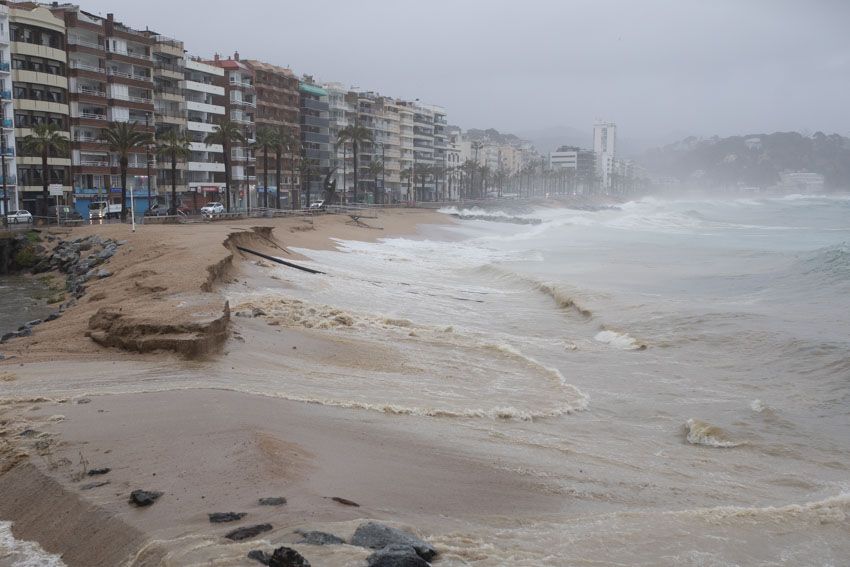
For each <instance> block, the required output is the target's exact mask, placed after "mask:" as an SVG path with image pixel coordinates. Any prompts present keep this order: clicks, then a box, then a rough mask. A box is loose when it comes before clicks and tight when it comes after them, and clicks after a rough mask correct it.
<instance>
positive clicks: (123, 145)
mask: <svg viewBox="0 0 850 567" xmlns="http://www.w3.org/2000/svg"><path fill="white" fill-rule="evenodd" d="M104 139H105V140H106V143H107V145H109V151H111V152H113V153H114V154H116V155H117V156H118V166H119V168H120V172H121V220H122V221H126V220H127V166H128V164H129V162H130V153H132V152H133V150H136V149H140V148H144V147H145V146H146V145H147V144H150V143H151V141H152V136H151V135H150V134H149V133H148V132H145V131H144V130H140V129H139V127H138V125H137V124H136V123H135V122H113V123H111V124H110V125H109V128H107V129H106V130H105V132H104Z"/></svg>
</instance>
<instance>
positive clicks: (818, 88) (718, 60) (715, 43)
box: [80, 0, 850, 138]
mask: <svg viewBox="0 0 850 567" xmlns="http://www.w3.org/2000/svg"><path fill="white" fill-rule="evenodd" d="M80 5H81V6H82V7H83V9H85V10H88V11H91V12H95V13H101V14H103V15H105V14H106V12H107V11H113V12H115V15H116V19H118V20H120V21H123V22H124V23H126V24H128V25H130V26H132V27H136V28H144V27H146V26H147V27H150V28H151V29H155V30H157V31H158V32H160V33H163V34H165V35H169V36H172V37H176V38H178V39H182V40H183V41H185V43H186V48H187V49H188V50H189V51H190V52H191V53H193V54H198V55H205V56H211V55H212V54H213V53H214V52H216V51H218V52H220V53H223V54H228V53H230V54H232V53H233V51H234V50H239V52H240V54H241V55H242V57H251V58H257V59H263V60H267V61H269V62H271V63H277V64H281V65H289V66H291V67H292V68H293V70H294V71H295V72H296V73H299V74H301V73H309V74H312V75H314V76H316V77H317V78H319V79H321V80H327V81H338V82H341V83H343V84H345V85H354V86H357V87H360V88H362V89H369V90H376V91H379V92H381V93H383V94H388V95H393V96H398V97H405V98H413V99H415V98H419V99H421V100H422V101H423V102H430V103H434V104H439V105H442V106H444V107H445V108H446V109H447V111H448V114H449V120H450V122H452V123H456V124H459V125H460V126H463V127H464V128H468V127H476V128H487V127H494V128H497V129H499V130H502V131H515V132H525V131H530V130H538V129H544V128H547V127H551V126H570V127H574V128H578V129H581V130H589V129H590V128H591V127H592V122H593V120H594V118H596V117H600V118H605V119H610V120H614V121H616V122H617V124H618V127H619V132H620V135H621V136H626V137H633V138H658V137H667V136H669V135H671V134H672V133H674V132H675V133H677V134H686V133H692V134H696V135H712V134H719V135H732V134H738V133H755V132H773V131H777V130H809V131H812V132H814V131H817V130H823V131H827V132H833V131H835V132H839V133H842V134H845V135H847V134H850V108H848V101H850V34H849V33H848V24H850V1H848V2H844V1H842V0H822V1H819V2H818V1H804V0H794V1H785V0H762V1H756V0H753V1H746V0H725V1H723V0H720V1H718V0H713V1H708V0H705V1H695V0H694V1H691V0H624V1H619V2H618V1H597V0H594V1H590V0H587V1H569V0H563V1H558V0H549V1H543V0H517V1H510V2H509V1H504V0H426V1H419V2H411V1H406V0H359V1H354V0H302V1H298V2H294V1H276V0H240V1H238V2H233V1H232V0H230V1H223V0H146V1H144V2H129V1H120V2H119V1H116V0H81V2H80Z"/></svg>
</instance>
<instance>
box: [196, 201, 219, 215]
mask: <svg viewBox="0 0 850 567" xmlns="http://www.w3.org/2000/svg"><path fill="white" fill-rule="evenodd" d="M201 214H202V215H204V216H205V217H215V216H218V215H222V214H224V205H222V204H221V203H207V204H206V205H204V206H203V207H201Z"/></svg>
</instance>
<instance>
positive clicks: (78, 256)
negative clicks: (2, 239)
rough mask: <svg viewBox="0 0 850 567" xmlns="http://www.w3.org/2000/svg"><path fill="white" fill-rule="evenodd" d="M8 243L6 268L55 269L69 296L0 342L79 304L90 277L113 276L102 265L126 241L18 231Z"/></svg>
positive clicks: (24, 334) (23, 334)
mask: <svg viewBox="0 0 850 567" xmlns="http://www.w3.org/2000/svg"><path fill="white" fill-rule="evenodd" d="M11 242H12V244H10V245H9V248H10V250H11V255H12V263H11V264H6V268H7V269H9V268H11V269H13V270H15V271H22V270H28V271H29V272H31V273H33V274H41V273H45V272H54V273H58V274H62V275H64V276H65V290H66V292H67V294H68V295H69V296H70V297H69V298H68V299H67V300H66V301H64V302H62V303H61V304H59V306H58V308H57V310H56V311H54V312H53V313H51V314H50V315H48V316H47V317H45V318H44V319H35V320H32V321H29V322H27V323H26V324H25V325H22V326H21V327H19V328H18V329H17V330H16V331H8V332H5V333H3V334H2V335H0V343H5V342H6V341H9V340H10V339H14V338H20V337H29V336H30V335H32V333H33V327H35V326H36V325H40V324H42V323H46V322H50V321H53V320H55V319H58V318H59V317H61V316H62V314H63V313H64V312H65V310H66V309H68V308H69V307H71V306H73V305H74V304H76V303H77V300H79V299H80V298H81V297H82V296H83V295H84V294H85V292H86V284H87V282H88V281H89V280H91V279H95V278H96V279H103V278H108V277H109V276H111V275H112V272H110V271H109V270H108V269H106V268H105V267H103V266H102V264H104V263H106V262H108V261H109V259H110V258H112V257H113V256H114V255H115V253H116V252H117V250H118V247H119V246H122V245H123V244H125V243H126V242H125V241H115V240H111V239H108V238H107V239H103V238H101V237H100V236H97V235H92V236H88V237H85V238H77V239H74V240H62V239H60V238H56V237H54V236H47V237H46V238H45V239H44V242H42V241H41V238H40V236H39V235H38V233H35V232H33V233H30V234H19V235H16V236H15V237H14V238H13V239H11Z"/></svg>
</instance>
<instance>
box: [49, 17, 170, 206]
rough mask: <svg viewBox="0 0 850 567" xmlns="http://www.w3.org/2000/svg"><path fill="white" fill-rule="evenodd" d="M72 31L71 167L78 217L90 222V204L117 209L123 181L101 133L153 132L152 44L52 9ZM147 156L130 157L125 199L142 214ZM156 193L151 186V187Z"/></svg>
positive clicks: (139, 34)
mask: <svg viewBox="0 0 850 567" xmlns="http://www.w3.org/2000/svg"><path fill="white" fill-rule="evenodd" d="M50 9H51V11H52V13H53V15H54V16H56V17H57V18H61V19H62V20H63V22H64V24H65V29H66V31H67V59H68V69H69V78H68V85H69V93H70V101H69V102H70V104H69V108H70V128H71V159H72V166H73V171H74V179H73V182H74V196H75V198H76V201H77V210H78V211H79V212H80V213H81V214H84V215H85V216H87V213H88V206H87V204H88V202H91V201H92V200H102V199H104V198H106V199H108V200H111V201H115V202H118V200H120V195H121V189H122V188H121V177H120V167H119V162H118V157H117V156H115V155H112V153H111V152H110V151H109V146H108V145H107V144H106V143H105V140H104V137H103V132H104V130H105V129H107V128H108V127H109V125H110V123H113V122H131V123H135V124H136V125H137V127H138V128H140V129H142V130H145V131H147V132H149V133H151V134H152V133H153V132H154V124H155V122H154V92H153V91H154V82H153V57H152V47H153V45H154V38H153V37H152V36H151V35H150V34H149V33H147V32H143V31H137V30H134V29H132V28H130V27H128V26H125V25H124V24H122V23H120V22H117V21H116V20H115V18H114V16H113V14H107V16H106V17H105V18H103V17H100V16H96V15H94V14H90V13H88V12H84V11H82V10H81V9H80V8H79V7H78V6H76V5H73V4H52V5H51V8H50ZM149 155H150V148H145V149H143V148H139V149H138V150H137V151H134V152H133V153H131V154H130V157H129V165H128V169H127V185H128V187H127V194H128V195H129V194H130V192H131V191H132V192H133V196H134V197H135V199H134V201H135V203H134V204H135V210H136V213H137V214H141V213H144V211H145V210H146V209H147V208H148V206H149V203H148V201H147V195H148V190H149V185H148V184H149V183H152V182H151V181H150V179H149V176H148V170H149V168H148V161H149V160H148V157H149ZM150 189H151V191H153V186H151V187H150Z"/></svg>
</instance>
